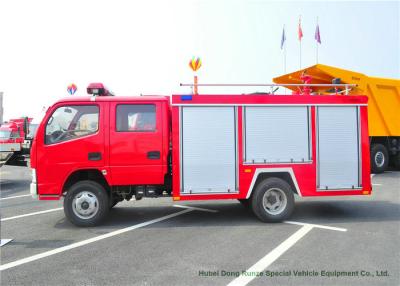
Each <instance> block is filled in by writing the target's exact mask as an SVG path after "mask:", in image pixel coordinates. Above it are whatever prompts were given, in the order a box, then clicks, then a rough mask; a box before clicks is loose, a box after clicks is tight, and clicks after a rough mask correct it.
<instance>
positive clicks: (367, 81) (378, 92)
mask: <svg viewBox="0 0 400 286" xmlns="http://www.w3.org/2000/svg"><path fill="white" fill-rule="evenodd" d="M304 75H308V76H310V78H311V82H310V81H308V82H307V83H308V84H311V85H312V86H311V87H310V88H311V93H312V94H319V93H321V94H327V93H328V94H329V93H332V94H342V95H343V96H347V95H367V96H368V124H369V136H370V148H371V169H372V172H374V173H380V172H383V171H385V170H386V169H387V167H388V165H389V163H391V164H393V165H394V166H395V167H396V168H400V80H398V79H386V78H378V77H369V76H367V75H365V74H362V73H358V72H353V71H349V70H344V69H340V68H336V67H331V66H327V65H322V64H317V65H314V66H311V67H308V68H305V69H302V70H298V71H296V72H293V73H289V74H285V75H282V76H279V77H276V78H274V79H273V81H274V82H275V83H278V84H302V83H304ZM317 84H349V86H348V87H346V86H342V85H341V86H340V87H332V86H330V87H327V86H315V85H317ZM350 85H351V86H350ZM286 88H288V89H291V90H293V91H294V92H298V87H295V86H286Z"/></svg>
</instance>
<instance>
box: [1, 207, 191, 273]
mask: <svg viewBox="0 0 400 286" xmlns="http://www.w3.org/2000/svg"><path fill="white" fill-rule="evenodd" d="M192 211H193V209H186V210H182V211H179V212H176V213H173V214H170V215H166V216H163V217H160V218H156V219H153V220H149V221H146V222H143V223H139V224H135V225H132V226H129V227H125V228H122V229H119V230H115V231H112V232H110V233H106V234H102V235H99V236H96V237H92V238H89V239H86V240H82V241H79V242H75V243H72V244H69V245H66V246H63V247H60V248H56V249H53V250H49V251H46V252H43V253H39V254H36V255H33V256H29V257H26V258H23V259H20V260H17V261H14V262H10V263H7V264H4V265H0V271H3V270H6V269H9V268H12V267H16V266H19V265H22V264H25V263H29V262H32V261H35V260H38V259H41V258H44V257H48V256H51V255H54V254H57V253H60V252H64V251H67V250H71V249H74V248H77V247H80V246H83V245H87V244H90V243H93V242H96V241H99V240H103V239H106V238H109V237H112V236H116V235H119V234H122V233H125V232H128V231H131V230H134V229H138V228H141V227H145V226H148V225H150V224H153V223H157V222H160V221H163V220H167V219H170V218H173V217H176V216H179V215H182V214H185V213H188V212H192Z"/></svg>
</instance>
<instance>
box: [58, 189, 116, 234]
mask: <svg viewBox="0 0 400 286" xmlns="http://www.w3.org/2000/svg"><path fill="white" fill-rule="evenodd" d="M83 194H86V197H87V198H88V199H87V200H85V199H84V197H83ZM74 198H76V199H81V200H82V204H80V205H79V204H76V203H75V204H74ZM88 201H90V203H88ZM94 201H96V202H97V203H93V202H94ZM85 202H86V203H87V205H86V206H87V209H85V208H84V207H83V204H85ZM73 205H75V206H78V205H79V207H81V211H87V210H91V209H97V211H93V212H92V213H91V214H88V215H87V216H86V215H83V214H82V215H81V217H80V216H79V214H78V213H79V210H77V208H78V207H74V206H73ZM86 206H85V207H86ZM92 206H94V207H92ZM74 209H75V211H74ZM108 210H109V198H108V194H107V192H106V190H105V189H104V187H103V186H102V185H100V184H98V183H96V182H93V181H80V182H77V183H75V184H74V185H72V187H71V188H70V189H69V190H68V191H67V194H66V196H65V198H64V213H65V216H66V217H67V219H68V220H69V221H70V222H71V223H73V224H74V225H76V226H86V227H87V226H96V225H98V224H99V223H100V222H101V221H102V220H103V219H104V218H105V217H106V216H107V214H108ZM85 216H86V217H85Z"/></svg>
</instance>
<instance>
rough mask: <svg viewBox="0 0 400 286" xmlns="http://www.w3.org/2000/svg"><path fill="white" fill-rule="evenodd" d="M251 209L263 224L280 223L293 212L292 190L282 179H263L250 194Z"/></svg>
mask: <svg viewBox="0 0 400 286" xmlns="http://www.w3.org/2000/svg"><path fill="white" fill-rule="evenodd" d="M251 208H252V210H253V212H254V214H255V215H256V216H257V217H258V218H259V219H260V220H261V221H263V222H280V221H282V220H284V219H286V218H288V217H289V216H290V215H291V214H292V212H293V209H294V195H293V191H292V188H291V187H290V185H289V184H288V183H287V182H285V181H284V180H282V179H279V178H268V179H265V180H264V181H262V182H260V183H259V184H258V185H257V187H256V189H255V190H254V192H253V194H252V197H251Z"/></svg>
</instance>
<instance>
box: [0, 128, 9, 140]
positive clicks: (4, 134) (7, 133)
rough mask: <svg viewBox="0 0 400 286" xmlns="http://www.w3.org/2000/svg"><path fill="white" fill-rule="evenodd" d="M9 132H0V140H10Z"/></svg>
mask: <svg viewBox="0 0 400 286" xmlns="http://www.w3.org/2000/svg"><path fill="white" fill-rule="evenodd" d="M10 135H11V131H9V130H0V138H3V139H4V138H10V137H11V136H10Z"/></svg>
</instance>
